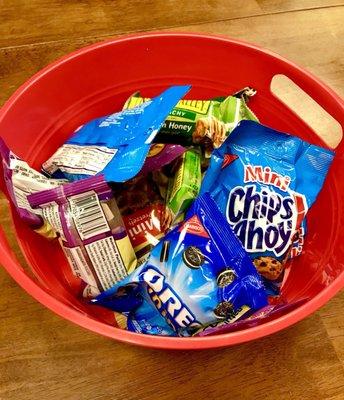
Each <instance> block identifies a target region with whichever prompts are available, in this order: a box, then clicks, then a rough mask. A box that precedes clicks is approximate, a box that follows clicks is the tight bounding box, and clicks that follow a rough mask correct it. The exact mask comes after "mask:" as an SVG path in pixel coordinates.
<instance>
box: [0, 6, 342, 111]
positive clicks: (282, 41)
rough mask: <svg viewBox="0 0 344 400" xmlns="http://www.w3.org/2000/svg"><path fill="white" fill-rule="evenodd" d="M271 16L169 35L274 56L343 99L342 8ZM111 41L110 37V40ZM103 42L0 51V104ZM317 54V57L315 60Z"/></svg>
mask: <svg viewBox="0 0 344 400" xmlns="http://www.w3.org/2000/svg"><path fill="white" fill-rule="evenodd" d="M290 18H291V17H290V14H289V13H286V14H274V15H265V16H259V17H251V18H249V19H246V20H245V21H243V20H234V21H231V22H217V23H207V24H200V25H192V26H183V27H179V28H176V29H173V30H181V31H191V32H196V31H197V32H206V33H215V34H224V35H227V36H230V37H233V38H237V39H242V40H247V41H250V42H253V43H257V44H259V45H261V46H263V47H266V48H268V49H270V50H273V51H276V52H277V53H280V54H282V55H284V56H285V57H286V58H289V59H290V60H292V61H295V62H296V63H298V64H300V65H301V66H303V67H305V68H307V69H309V70H310V71H312V72H313V73H315V74H316V75H317V76H319V78H321V79H323V80H324V81H325V82H326V83H327V84H328V85H330V86H332V87H333V88H334V89H335V90H337V92H338V93H339V94H342V95H344V74H343V67H342V64H343V54H344V43H343V40H341V38H342V37H344V24H343V22H342V21H343V20H344V7H339V8H330V9H328V10H323V9H319V10H312V11H299V12H294V13H292V20H293V24H292V29H291V23H290ZM109 37H110V36H109ZM104 38H105V37H88V38H84V39H75V40H74V39H73V40H72V39H66V40H62V41H59V42H52V43H46V44H35V45H30V46H23V47H14V48H6V49H0V87H1V91H0V105H1V104H3V103H4V101H5V100H6V99H7V98H8V97H9V96H10V95H11V94H12V93H13V92H14V90H15V89H16V88H17V87H18V86H19V85H20V84H22V83H23V82H25V80H26V79H28V78H29V77H30V76H31V75H33V74H34V73H35V72H37V71H38V70H39V69H41V68H43V67H44V66H45V65H47V64H49V63H50V62H52V61H53V60H55V59H57V58H58V57H61V56H62V55H64V54H66V53H68V52H70V51H73V50H75V49H77V48H80V47H83V46H85V45H87V44H90V43H94V42H97V41H99V40H103V39H104ZM310 43H315V45H314V46H310ZM319 54H321V56H319Z"/></svg>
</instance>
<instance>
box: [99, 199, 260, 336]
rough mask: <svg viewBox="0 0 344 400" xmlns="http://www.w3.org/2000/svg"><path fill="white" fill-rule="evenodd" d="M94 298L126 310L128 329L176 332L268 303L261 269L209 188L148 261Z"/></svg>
mask: <svg viewBox="0 0 344 400" xmlns="http://www.w3.org/2000/svg"><path fill="white" fill-rule="evenodd" d="M92 302H93V303H94V304H97V305H102V306H105V307H107V308H110V309H111V310H114V311H117V312H122V313H123V314H124V315H125V316H126V317H127V329H128V330H131V331H134V332H141V333H149V334H154V335H172V336H176V335H180V336H188V335H192V334H193V333H194V332H195V331H198V330H199V329H201V328H203V327H205V326H207V325H209V324H211V323H214V322H215V323H216V322H222V321H224V320H226V321H228V323H230V322H234V321H236V320H238V319H239V318H241V317H243V316H244V315H247V314H248V313H250V312H251V313H252V312H254V311H255V310H258V309H260V308H262V307H264V306H265V305H267V300H266V295H265V291H264V287H263V285H262V283H261V280H260V278H259V275H258V274H257V271H256V269H255V268H254V266H253V264H252V262H251V260H250V258H249V257H248V255H247V254H246V252H245V251H244V249H243V247H242V245H241V244H240V242H239V240H238V239H237V237H236V236H235V235H234V233H233V231H232V229H231V228H230V226H229V224H228V223H227V222H226V219H225V218H224V216H223V215H222V214H221V212H220V211H219V210H218V208H217V206H216V204H215V203H214V201H213V200H212V199H211V197H210V195H209V194H207V193H206V194H204V195H203V196H201V197H198V198H197V199H196V200H195V202H194V203H193V205H192V206H191V208H190V209H189V211H188V213H187V217H186V220H185V221H184V222H183V223H182V224H180V225H179V226H177V227H176V228H174V229H173V230H172V231H170V232H169V233H168V234H167V235H166V236H165V238H164V239H163V240H162V241H160V242H159V244H158V245H157V246H156V247H155V248H154V249H153V251H152V253H151V255H150V257H149V259H148V262H147V263H146V264H144V265H142V266H141V267H139V268H138V269H137V270H136V271H134V273H133V274H131V275H130V276H128V277H127V278H125V279H124V280H123V281H122V282H119V283H118V284H116V285H114V286H113V287H112V288H111V289H110V290H108V291H106V292H104V293H102V294H101V295H99V296H98V297H97V298H96V299H94V300H92Z"/></svg>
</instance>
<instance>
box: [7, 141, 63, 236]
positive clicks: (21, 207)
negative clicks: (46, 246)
mask: <svg viewBox="0 0 344 400" xmlns="http://www.w3.org/2000/svg"><path fill="white" fill-rule="evenodd" d="M0 154H1V160H2V167H3V173H4V180H5V184H6V187H7V191H8V194H9V196H10V198H11V200H12V203H13V204H14V206H15V208H16V210H17V212H18V215H19V216H20V218H21V219H22V220H23V221H24V222H25V223H27V224H28V225H29V226H30V227H31V228H32V229H34V230H35V231H36V232H37V233H39V234H40V235H42V236H45V237H46V238H48V239H53V238H55V237H56V232H55V231H54V229H53V228H52V227H51V225H50V224H49V223H48V222H47V221H44V220H43V218H42V212H41V210H39V209H33V208H32V207H31V206H30V204H29V201H28V199H27V196H28V195H29V194H31V193H36V192H40V191H42V190H47V189H51V188H55V187H58V186H60V185H63V184H64V183H66V182H67V181H66V180H65V179H49V178H47V177H46V176H44V175H42V174H41V173H39V172H37V171H36V170H34V169H33V168H31V167H30V166H29V165H28V164H27V163H26V162H25V161H23V160H21V159H20V158H19V157H17V156H16V155H15V154H14V153H13V152H12V151H10V149H9V148H8V147H7V145H6V143H5V142H4V141H3V139H2V138H0Z"/></svg>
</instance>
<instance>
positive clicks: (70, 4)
mask: <svg viewBox="0 0 344 400" xmlns="http://www.w3.org/2000/svg"><path fill="white" fill-rule="evenodd" d="M157 29H168V30H182V31H197V32H209V33H217V34H225V35H228V36H231V37H233V38H239V39H245V40H247V41H252V42H255V43H257V44H259V45H262V46H264V47H266V48H269V49H271V50H273V51H276V52H278V53H280V54H283V55H284V56H285V57H287V58H289V59H291V60H293V61H295V62H297V63H298V64H300V65H301V66H303V67H305V68H307V69H309V70H310V71H312V72H314V73H315V74H316V75H318V76H319V77H320V78H322V79H323V80H324V81H325V82H326V83H327V84H328V85H330V86H331V87H332V88H333V89H334V90H335V91H337V93H339V94H341V95H342V96H344V3H343V2H340V1H335V0H327V1H320V0H299V1H297V0H286V1H280V0H276V1H268V0H262V1H253V0H247V1H246V0H244V1H235V0H197V1H196V0H188V1H178V0H155V1H153V0H151V1H148V0H132V1H125V0H123V1H121V0H118V1H112V2H111V1H76V0H74V1H73V0H71V1H43V0H31V1H20V0H12V1H6V0H5V1H0V106H1V105H2V104H3V103H4V102H5V101H6V99H7V98H8V97H9V96H10V95H11V94H12V93H13V91H14V90H15V89H16V88H17V87H18V86H19V85H20V84H21V83H23V82H24V81H25V80H26V79H27V78H28V77H30V76H31V75H32V74H33V73H35V72H36V71H38V70H39V69H40V68H42V67H43V66H45V65H46V64H47V63H49V62H51V61H52V60H54V59H56V58H58V57H60V56H61V55H63V54H65V53H68V52H70V51H72V50H74V49H76V48H79V47H82V46H84V45H86V44H89V43H93V42H96V41H100V40H103V39H105V38H108V37H112V36H115V35H120V34H124V33H127V32H138V31H146V30H157ZM0 134H1V133H0ZM5 203H6V202H5V201H4V200H1V201H0V205H1V208H0V215H1V221H2V222H3V224H4V225H8V221H9V220H8V216H7V211H6V204H5ZM11 241H12V243H13V244H14V239H13V236H12V238H11ZM0 288H1V290H0V319H1V322H0V399H1V400H22V399H25V400H37V399H56V400H103V399H104V400H109V399H116V400H117V399H118V400H119V399H123V400H128V399H161V400H162V399H171V400H174V399H183V398H196V399H213V398H224V399H256V400H263V399H264V400H266V399H267V400H269V399H271V400H272V399H274V400H276V399H302V400H307V399H311V400H315V399H317V400H325V399H326V400H341V399H344V368H343V362H344V318H343V310H344V293H343V292H342V293H341V294H339V295H338V296H337V297H335V298H334V299H332V300H331V301H330V302H329V303H328V304H327V305H326V306H325V307H323V308H322V309H321V310H320V311H318V312H317V313H315V314H314V315H312V316H311V317H309V318H307V319H306V320H304V321H302V322H300V323H298V324H297V325H296V326H293V327H291V328H289V329H286V330H284V331H283V332H280V333H278V334H275V335H273V336H271V337H267V338H264V339H261V340H259V341H256V342H252V343H248V344H244V345H240V346H237V347H234V348H227V349H221V350H215V351H214V350H213V351H204V352H186V351H185V352H179V353H176V352H174V353H171V352H167V351H153V350H148V349H141V348H136V347H131V346H126V345H123V344H119V343H116V342H112V341H109V340H107V339H104V338H102V337H100V336H97V335H95V334H92V333H91V332H87V331H84V330H82V329H80V328H79V327H77V326H74V325H72V324H71V323H69V322H67V321H64V320H62V319H60V318H59V317H57V316H55V315H54V314H52V313H51V312H50V311H48V310H47V309H45V308H44V307H43V306H41V305H40V304H38V303H37V302H35V301H34V300H33V299H32V298H31V297H30V296H29V295H27V294H26V293H25V292H24V291H23V290H21V289H20V288H19V287H18V286H17V285H16V284H15V283H14V282H13V281H12V279H11V278H10V277H9V276H8V275H7V274H6V273H5V272H4V271H3V270H2V268H0Z"/></svg>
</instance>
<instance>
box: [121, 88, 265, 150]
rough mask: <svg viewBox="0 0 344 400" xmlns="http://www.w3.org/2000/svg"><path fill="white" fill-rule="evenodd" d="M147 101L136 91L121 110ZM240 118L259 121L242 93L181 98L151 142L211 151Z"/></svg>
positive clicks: (220, 142) (147, 99) (222, 140)
mask: <svg viewBox="0 0 344 400" xmlns="http://www.w3.org/2000/svg"><path fill="white" fill-rule="evenodd" d="M149 100H150V99H149V98H144V97H141V96H140V94H139V93H135V94H133V95H132V96H131V97H129V99H128V100H127V101H126V103H125V104H124V107H123V109H130V108H134V107H137V106H139V105H141V104H143V103H144V102H146V101H149ZM243 119H249V120H254V121H258V120H257V117H256V116H255V115H254V114H253V112H252V111H251V110H250V109H249V108H248V106H247V105H246V102H245V98H244V96H239V97H235V96H228V97H226V98H218V99H214V100H180V101H179V102H178V103H177V105H176V106H175V107H174V108H173V109H172V111H171V112H170V114H169V115H168V117H167V118H166V120H165V122H164V123H163V124H162V126H161V128H160V130H159V132H158V134H157V136H156V137H155V139H154V141H155V142H156V143H175V144H180V145H183V146H190V145H192V144H201V145H204V146H205V147H206V148H207V150H209V151H211V150H212V148H218V147H220V146H221V144H222V143H223V142H224V141H225V139H226V138H227V136H228V135H229V134H230V132H232V130H233V129H234V128H235V127H236V125H237V124H238V122H239V121H241V120H243Z"/></svg>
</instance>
